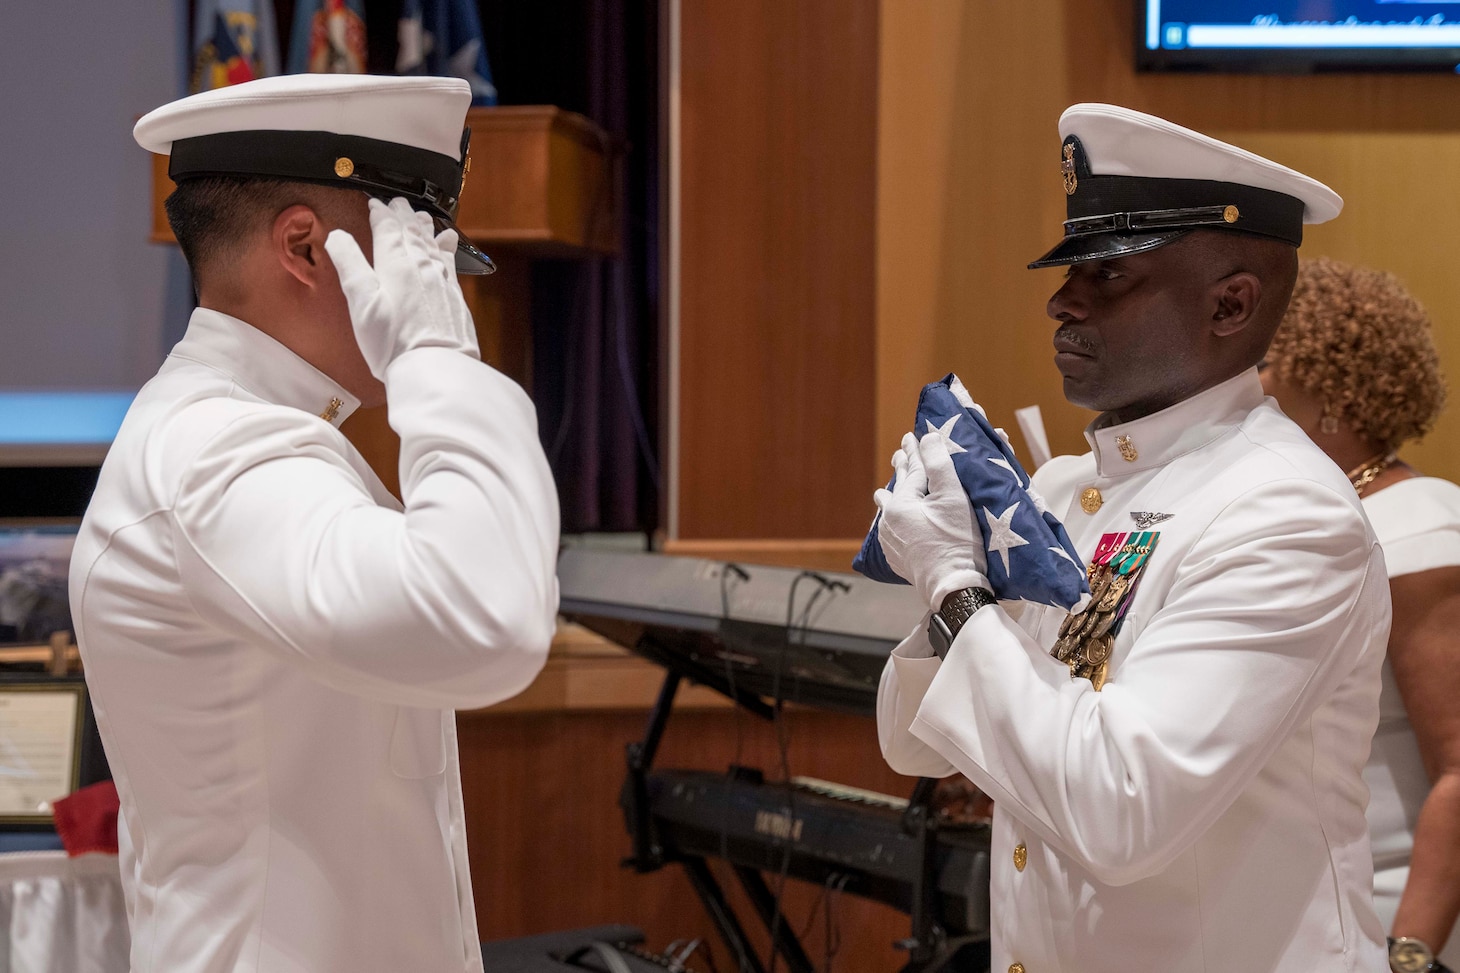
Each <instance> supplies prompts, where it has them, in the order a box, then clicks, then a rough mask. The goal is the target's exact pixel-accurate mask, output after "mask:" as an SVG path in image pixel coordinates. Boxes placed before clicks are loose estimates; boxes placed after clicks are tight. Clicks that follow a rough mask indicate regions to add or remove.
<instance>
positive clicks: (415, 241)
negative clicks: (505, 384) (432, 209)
mask: <svg viewBox="0 0 1460 973" xmlns="http://www.w3.org/2000/svg"><path fill="white" fill-rule="evenodd" d="M370 233H371V235H372V237H373V238H374V249H375V262H374V266H371V263H370V262H369V261H367V260H366V259H365V255H364V254H363V253H361V252H360V245H359V244H358V243H356V242H355V238H354V237H352V236H351V235H350V234H349V233H347V232H345V231H344V230H332V231H330V235H329V236H328V237H327V238H326V239H325V241H324V248H325V251H326V252H327V253H328V254H329V256H330V260H332V261H334V264H335V269H336V270H337V271H338V272H339V275H340V287H341V289H343V290H344V292H345V301H346V303H348V304H349V307H350V321H351V322H352V323H353V324H354V326H355V339H356V340H357V341H359V343H360V350H361V351H362V352H363V353H364V355H365V363H366V364H367V365H369V366H370V371H371V372H372V373H373V374H374V375H375V377H376V378H378V379H380V380H381V381H384V380H385V370H386V368H387V367H389V365H390V363H391V362H393V361H395V359H396V358H397V357H399V356H400V355H402V354H404V353H405V352H407V351H410V350H412V349H413V348H428V347H434V348H451V349H454V350H456V351H460V352H462V353H463V354H467V355H470V356H471V357H473V358H480V357H481V351H480V350H479V349H478V347H477V333H476V328H475V326H474V325H473V324H472V320H471V311H470V310H469V309H468V308H467V306H466V299H465V298H464V297H462V294H461V284H460V283H458V281H457V279H456V256H455V255H456V242H457V236H456V232H455V231H454V230H446V231H444V232H443V233H441V235H440V236H436V235H435V234H434V224H433V223H432V221H431V216H430V214H428V213H418V212H416V211H415V210H413V209H411V205H410V203H408V202H406V201H405V200H404V199H401V198H400V197H396V198H395V199H393V200H391V201H390V205H388V206H387V205H386V204H385V203H382V202H381V201H380V200H378V199H371V200H370Z"/></svg>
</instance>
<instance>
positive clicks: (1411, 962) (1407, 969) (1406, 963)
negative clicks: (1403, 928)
mask: <svg viewBox="0 0 1460 973" xmlns="http://www.w3.org/2000/svg"><path fill="white" fill-rule="evenodd" d="M1434 958H1435V956H1434V954H1433V953H1431V952H1430V948H1429V947H1428V946H1426V945H1425V944H1424V943H1423V942H1422V941H1421V940H1418V939H1410V938H1409V937H1407V936H1400V937H1399V938H1398V939H1396V940H1394V942H1392V943H1390V944H1389V968H1390V969H1391V970H1393V971H1394V973H1423V971H1424V970H1427V969H1429V967H1430V963H1431V962H1433V961H1434Z"/></svg>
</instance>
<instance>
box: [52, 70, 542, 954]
mask: <svg viewBox="0 0 1460 973" xmlns="http://www.w3.org/2000/svg"><path fill="white" fill-rule="evenodd" d="M470 101H471V91H470V89H469V86H468V85H467V84H466V82H464V81H460V80H456V79H438V78H370V77H350V76H331V75H300V76H293V77H282V78H270V79H266V80H261V81H255V82H250V83H247V84H242V85H238V86H235V87H230V88H222V89H219V90H216V91H210V92H207V93H205V94H199V95H195V96H193V97H190V98H184V99H182V100H181V101H177V102H174V103H172V104H169V105H165V106H163V107H161V108H159V109H157V110H156V111H153V112H152V113H150V114H148V115H147V116H145V117H144V118H143V119H142V120H141V121H140V122H138V124H137V127H136V131H135V135H136V138H137V141H138V142H139V143H140V144H141V145H142V147H143V148H145V149H148V150H150V151H152V152H157V153H170V154H171V163H170V171H171V174H172V177H173V178H174V179H175V180H176V181H177V183H178V187H177V190H176V191H175V192H174V193H173V194H172V196H171V197H169V199H168V200H167V212H168V218H169V221H170V222H171V224H172V228H173V231H174V233H175V234H176V236H177V239H178V242H179V243H180V244H181V245H182V248H183V252H184V253H185V255H186V256H187V260H188V264H189V266H190V267H191V269H192V271H193V275H194V281H195V284H196V287H197V292H198V303H199V307H198V309H197V310H196V311H195V312H194V314H193V317H192V319H191V321H190V322H189V325H188V330H187V333H186V335H185V336H184V337H183V339H182V341H181V342H180V343H179V344H178V345H177V346H176V347H175V348H174V349H173V350H172V353H171V354H170V355H169V356H168V358H167V360H166V362H165V363H164V364H163V366H162V369H161V371H159V373H158V374H157V376H156V377H155V378H153V379H152V380H151V381H150V382H148V384H147V385H146V387H144V388H143V389H142V391H141V393H140V394H139V395H138V397H137V400H136V402H135V404H134V405H133V406H132V408H131V410H130V411H129V412H128V414H127V418H126V421H125V422H124V423H123V424H122V427H121V431H120V432H119V433H118V435H117V438H116V441H115V444H114V445H113V447H112V449H111V452H110V453H109V455H108V457H107V460H106V464H105V465H104V466H103V468H102V471H101V479H100V482H99V483H98V486H97V489H96V493H95V496H94V497H93V499H92V502H91V507H90V509H89V510H88V511H87V514H86V519H85V521H84V523H83V525H82V528H81V533H80V537H79V538H78V540H77V543H76V548H75V554H74V557H73V559H72V565H71V599H72V609H73V612H74V615H75V620H76V625H77V633H76V634H77V639H78V642H79V643H80V646H81V654H82V656H83V658H84V659H85V664H86V675H87V682H88V684H89V685H90V688H91V692H92V701H93V703H94V705H95V708H96V715H97V720H98V723H99V724H100V728H101V734H102V739H103V741H104V743H105V745H106V750H107V756H108V757H109V759H110V762H111V767H112V771H113V773H114V774H115V776H116V783H117V789H118V791H119V792H120V794H121V800H122V819H121V827H120V832H121V835H120V837H121V846H122V880H123V885H124V888H125V890H126V893H127V905H128V913H129V919H130V926H131V932H132V967H131V968H132V970H133V971H134V973H164V971H165V973H225V971H227V973H243V971H255V970H257V971H268V973H371V971H378V973H400V971H403V970H422V971H425V970H430V971H433V973H435V971H467V970H481V968H482V960H481V953H480V949H479V944H478V936H477V929H476V921H475V917H474V909H473V905H472V893H471V883H470V877H469V873H468V870H467V849H466V842H465V838H466V835H465V830H464V826H463V820H462V802H461V782H460V777H459V771H458V766H457V751H456V728H455V722H454V719H453V715H452V710H453V709H455V708H458V707H461V708H466V707H478V706H484V705H487V704H490V703H493V702H496V701H498V700H501V699H505V698H506V697H509V696H512V695H514V694H515V693H517V692H519V691H521V690H522V689H523V688H524V687H525V686H526V685H527V684H528V683H529V682H530V681H531V680H532V679H533V678H534V676H535V675H536V674H537V672H538V671H539V669H540V668H541V666H542V663H543V660H544V658H545V655H546V652H547V646H548V642H549V641H550V639H551V636H552V632H553V626H554V618H555V613H556V608H557V598H558V589H557V582H556V580H555V561H556V554H557V543H558V510H557V502H556V499H555V497H556V493H555V491H554V488H553V481H552V477H551V474H550V473H549V470H548V466H547V463H546V461H545V458H544V456H543V453H542V449H541V448H540V446H539V444H538V438H537V429H536V421H535V417H534V412H533V407H532V403H531V402H530V401H529V400H528V398H527V396H526V395H525V394H524V393H523V391H522V390H521V389H520V388H519V387H518V386H517V385H515V384H514V383H513V382H511V381H510V380H509V379H507V378H505V377H504V376H502V375H501V374H499V373H498V372H496V371H494V370H493V369H492V368H490V367H488V366H487V365H485V364H483V363H482V362H481V361H480V358H479V354H478V350H477V340H476V333H475V330H474V328H473V325H472V320H471V316H470V314H469V313H468V310H467V307H466V304H465V302H464V300H463V298H462V293H461V288H460V285H459V284H458V283H457V280H456V274H457V273H458V271H459V270H460V271H464V272H483V271H487V270H489V269H490V262H489V261H487V259H486V258H485V257H484V256H482V255H481V253H480V252H479V251H477V250H476V249H475V248H474V247H472V246H471V244H470V243H469V242H468V241H466V240H465V239H463V238H462V237H461V236H460V234H459V233H458V232H457V231H456V230H455V229H454V226H453V224H452V217H453V214H454V213H455V210H456V204H457V197H458V196H459V194H460V190H461V182H462V169H463V159H464V155H465V150H466V138H465V137H464V133H463V122H464V119H465V115H466V109H467V106H468V104H469V103H470ZM384 200H389V202H388V203H387V202H384ZM362 251H363V252H362ZM366 253H369V254H371V255H372V256H371V258H370V259H367V258H366V256H365V255H364V254H366ZM387 401H388V402H389V405H390V421H391V424H392V425H393V426H394V428H395V429H396V431H397V432H399V433H400V437H401V457H400V480H401V494H402V497H403V500H404V504H403V505H402V504H401V503H399V502H397V501H396V500H395V498H393V497H392V496H391V495H390V494H389V493H388V492H387V491H386V489H385V488H384V487H383V486H382V485H381V483H380V481H379V480H378V479H377V478H376V477H375V475H374V474H373V473H372V472H371V470H370V468H369V467H368V466H367V465H366V463H365V461H364V460H363V459H362V458H361V456H360V454H359V453H358V452H356V450H355V449H354V448H353V447H352V446H351V445H350V443H349V442H347V441H346V439H345V438H344V436H342V435H341V434H340V431H339V428H338V427H339V425H340V423H341V422H343V421H344V420H345V419H346V418H347V417H348V416H349V415H350V413H351V412H352V411H353V410H354V409H355V408H356V407H358V406H360V405H362V404H363V405H379V404H382V403H385V402H387Z"/></svg>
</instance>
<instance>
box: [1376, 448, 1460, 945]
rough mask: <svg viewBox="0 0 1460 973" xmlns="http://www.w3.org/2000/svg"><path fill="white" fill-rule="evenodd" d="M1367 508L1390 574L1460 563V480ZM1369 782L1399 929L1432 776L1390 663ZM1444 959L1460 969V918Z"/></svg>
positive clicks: (1381, 498)
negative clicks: (1421, 812)
mask: <svg viewBox="0 0 1460 973" xmlns="http://www.w3.org/2000/svg"><path fill="white" fill-rule="evenodd" d="M1364 512H1365V513H1367V514H1368V515H1369V521H1370V523H1372V524H1373V525H1374V533H1375V534H1376V535H1377V536H1378V538H1379V543H1380V545H1381V546H1382V547H1383V548H1384V561H1385V563H1386V564H1387V565H1388V568H1389V577H1391V578H1397V577H1400V576H1401V575H1406V574H1416V573H1418V572H1420V571H1429V570H1432V569H1434V568H1445V567H1454V566H1457V565H1460V486H1456V485H1455V484H1453V483H1451V482H1450V481H1449V480H1442V479H1439V478H1438V477H1432V476H1422V477H1415V478H1413V479H1409V480H1400V481H1399V482H1398V483H1395V484H1394V485H1393V486H1389V487H1386V488H1384V489H1383V490H1379V491H1378V492H1376V493H1373V494H1371V495H1370V496H1367V497H1365V498H1364ZM1364 781H1365V783H1367V784H1368V785H1369V810H1368V819H1369V839H1370V842H1371V843H1372V844H1373V848H1374V907H1375V909H1376V910H1377V911H1378V913H1379V918H1380V920H1381V921H1382V922H1383V923H1384V928H1385V930H1392V927H1393V924H1394V913H1395V911H1396V910H1397V909H1398V908H1399V897H1400V896H1401V895H1402V894H1403V892H1404V883H1405V881H1406V880H1407V879H1408V878H1409V854H1410V851H1411V849H1412V848H1413V847H1414V827H1415V822H1416V821H1417V820H1418V819H1419V809H1420V805H1422V804H1423V803H1424V799H1425V796H1426V795H1427V794H1428V793H1429V790H1430V783H1429V777H1428V775H1427V774H1426V773H1425V768H1424V763H1423V762H1422V761H1421V759H1420V754H1419V745H1418V744H1417V743H1416V741H1415V738H1414V731H1413V730H1412V729H1411V728H1410V725H1409V716H1408V714H1406V713H1405V711H1404V700H1403V699H1402V698H1401V697H1400V695H1399V687H1398V686H1397V685H1396V684H1395V682H1394V673H1393V671H1392V670H1391V669H1390V668H1389V663H1388V662H1385V663H1384V688H1383V690H1382V692H1381V694H1380V697H1379V729H1378V731H1377V732H1376V733H1375V734H1374V746H1373V749H1372V750H1371V751H1370V753H1369V763H1368V766H1367V767H1365V768H1364ZM1439 958H1440V960H1441V961H1443V962H1444V963H1445V965H1446V966H1449V967H1452V968H1456V969H1460V924H1457V925H1456V928H1455V929H1454V931H1452V932H1451V934H1450V940H1449V942H1448V943H1447V944H1446V946H1445V949H1444V951H1443V952H1442V953H1441V954H1440V957H1439Z"/></svg>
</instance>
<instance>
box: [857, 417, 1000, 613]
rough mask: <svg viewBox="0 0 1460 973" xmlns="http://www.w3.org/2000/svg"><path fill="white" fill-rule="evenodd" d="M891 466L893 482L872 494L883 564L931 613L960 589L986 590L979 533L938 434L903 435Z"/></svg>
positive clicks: (986, 562)
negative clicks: (909, 586) (909, 585)
mask: <svg viewBox="0 0 1460 973" xmlns="http://www.w3.org/2000/svg"><path fill="white" fill-rule="evenodd" d="M892 467H893V469H894V470H896V471H897V482H896V483H894V484H893V487H892V489H891V490H878V491H877V493H876V494H874V495H873V499H874V500H875V501H876V502H877V507H878V509H880V510H881V511H882V519H881V521H880V522H879V526H878V528H877V539H878V541H880V542H881V544H882V551H883V554H884V555H885V556H886V557H887V564H888V566H889V567H891V568H892V570H894V571H896V572H897V573H898V574H899V575H900V576H901V577H903V578H904V579H906V580H907V581H910V582H912V584H913V585H914V586H915V587H916V588H917V589H918V594H919V595H921V596H922V598H923V601H924V602H926V603H927V605H928V607H929V608H931V609H932V610H934V611H937V610H938V608H939V607H940V606H941V605H942V604H943V599H944V598H946V597H948V595H950V594H952V593H953V592H955V591H958V590H959V589H961V588H991V587H992V586H991V585H990V584H989V581H988V577H987V575H988V555H987V554H986V553H985V552H984V545H983V534H982V533H981V532H980V531H979V529H978V527H977V526H976V525H975V524H974V522H973V505H972V504H970V503H969V501H968V494H966V493H964V492H963V485H962V484H961V483H960V482H959V481H958V472H957V471H956V470H955V469H954V468H953V457H952V456H951V455H949V453H948V444H947V443H946V442H945V441H944V439H943V437H942V436H941V435H939V434H938V433H937V432H935V431H930V432H928V433H927V434H926V435H924V436H923V438H922V439H921V440H919V439H918V438H917V437H915V436H914V435H913V434H912V433H908V434H907V435H906V436H903V437H902V449H900V450H898V451H897V452H896V453H894V454H893V456H892Z"/></svg>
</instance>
